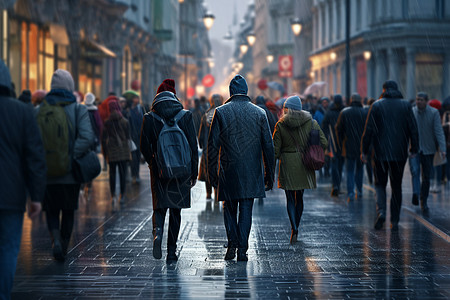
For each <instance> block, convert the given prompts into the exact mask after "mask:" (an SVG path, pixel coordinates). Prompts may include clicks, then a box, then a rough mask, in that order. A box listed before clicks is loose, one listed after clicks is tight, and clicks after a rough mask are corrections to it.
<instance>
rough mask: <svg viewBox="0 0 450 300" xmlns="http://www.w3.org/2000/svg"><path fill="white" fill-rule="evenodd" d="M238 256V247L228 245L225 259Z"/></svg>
mask: <svg viewBox="0 0 450 300" xmlns="http://www.w3.org/2000/svg"><path fill="white" fill-rule="evenodd" d="M235 257H236V248H235V247H230V246H228V249H227V253H226V254H225V260H232V259H234V258H235Z"/></svg>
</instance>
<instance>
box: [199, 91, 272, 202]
mask: <svg viewBox="0 0 450 300" xmlns="http://www.w3.org/2000/svg"><path fill="white" fill-rule="evenodd" d="M230 90H231V87H230ZM236 90H238V91H240V89H236ZM207 151H208V177H209V180H210V183H211V185H212V186H214V187H217V189H218V200H219V201H230V200H236V199H248V198H263V197H265V185H266V186H267V187H268V188H272V186H273V178H274V161H275V159H274V152H273V143H272V137H271V133H270V128H269V122H268V120H267V116H266V112H265V111H264V110H263V109H261V108H259V107H258V106H256V105H254V104H252V103H251V101H250V98H249V97H248V96H246V95H242V94H235V95H233V96H231V97H230V98H229V99H228V100H227V101H226V102H225V104H224V105H222V106H220V107H218V108H217V109H216V112H215V114H214V118H213V121H212V124H211V131H210V134H209V138H208V150H207Z"/></svg>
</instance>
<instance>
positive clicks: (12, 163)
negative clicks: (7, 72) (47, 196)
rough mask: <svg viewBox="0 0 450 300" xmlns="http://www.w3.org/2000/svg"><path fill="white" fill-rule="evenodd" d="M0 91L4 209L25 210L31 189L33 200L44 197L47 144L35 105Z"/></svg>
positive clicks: (0, 196)
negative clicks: (45, 147)
mask: <svg viewBox="0 0 450 300" xmlns="http://www.w3.org/2000/svg"><path fill="white" fill-rule="evenodd" d="M0 90H1V91H0V210H18V211H24V210H25V203H26V194H27V190H28V192H29V194H30V197H31V201H34V202H41V201H42V199H43V197H44V191H45V186H46V173H47V166H46V164H45V152H44V146H43V144H42V139H41V134H40V132H39V127H38V124H37V122H36V119H35V117H34V111H33V108H32V107H30V106H29V105H26V104H24V103H22V102H20V101H18V100H17V99H13V98H10V97H8V96H5V91H6V90H7V88H5V87H3V86H2V87H1V88H0ZM8 93H9V92H8ZM2 94H3V95H2Z"/></svg>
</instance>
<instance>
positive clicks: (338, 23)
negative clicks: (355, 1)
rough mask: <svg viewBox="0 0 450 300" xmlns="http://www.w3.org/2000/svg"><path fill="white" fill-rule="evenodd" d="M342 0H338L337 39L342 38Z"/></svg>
mask: <svg viewBox="0 0 450 300" xmlns="http://www.w3.org/2000/svg"><path fill="white" fill-rule="evenodd" d="M341 22H342V21H341V1H340V0H338V1H336V27H335V29H336V40H338V41H339V40H340V39H341V28H342V26H341Z"/></svg>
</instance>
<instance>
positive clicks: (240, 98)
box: [224, 94, 251, 104]
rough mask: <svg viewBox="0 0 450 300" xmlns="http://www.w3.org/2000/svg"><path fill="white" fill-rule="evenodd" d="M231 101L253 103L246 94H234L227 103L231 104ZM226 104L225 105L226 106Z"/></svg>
mask: <svg viewBox="0 0 450 300" xmlns="http://www.w3.org/2000/svg"><path fill="white" fill-rule="evenodd" d="M231 101H251V99H250V97H249V96H247V95H244V94H234V95H233V96H231V97H230V98H228V100H227V101H225V103H228V102H231ZM225 103H224V104H225Z"/></svg>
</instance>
